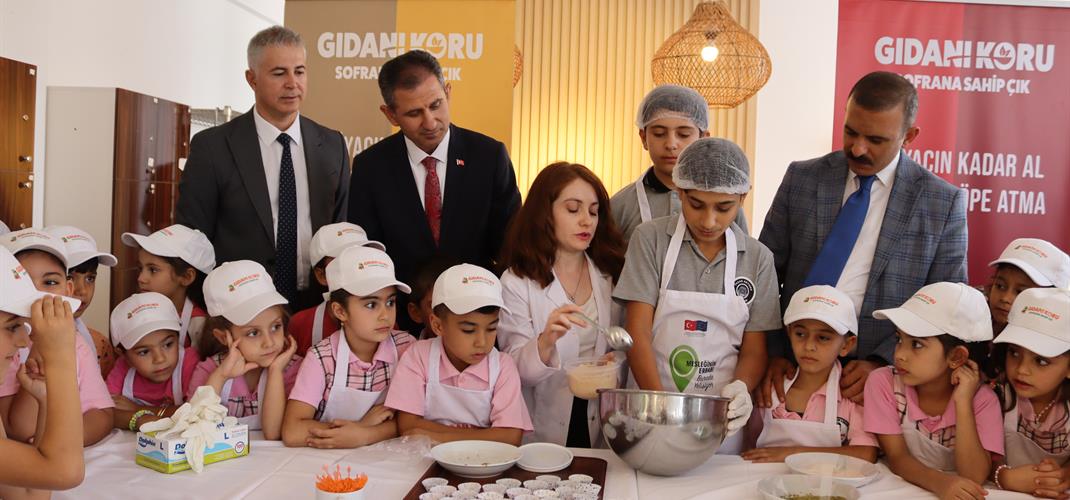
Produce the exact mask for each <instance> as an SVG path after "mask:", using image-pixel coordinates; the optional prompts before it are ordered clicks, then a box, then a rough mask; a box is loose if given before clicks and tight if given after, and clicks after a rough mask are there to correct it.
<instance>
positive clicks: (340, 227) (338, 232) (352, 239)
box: [309, 222, 386, 266]
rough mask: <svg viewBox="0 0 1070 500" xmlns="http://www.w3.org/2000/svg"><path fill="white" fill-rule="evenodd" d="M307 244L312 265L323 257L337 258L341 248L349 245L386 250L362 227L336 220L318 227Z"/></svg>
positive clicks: (343, 248)
mask: <svg viewBox="0 0 1070 500" xmlns="http://www.w3.org/2000/svg"><path fill="white" fill-rule="evenodd" d="M309 246H310V251H309V254H310V255H311V258H312V265H313V266H314V265H316V264H318V263H319V261H321V260H323V258H324V257H333V258H338V255H339V254H341V253H342V250H345V249H346V248H348V247H351V246H366V247H372V248H378V249H379V250H383V251H386V247H385V246H384V245H383V244H382V243H379V242H378V241H372V240H369V239H368V233H366V232H364V228H362V227H360V226H358V225H356V224H353V223H351V222H337V223H334V224H327V225H326V226H323V227H321V228H319V231H316V234H314V235H312V243H310V244H309Z"/></svg>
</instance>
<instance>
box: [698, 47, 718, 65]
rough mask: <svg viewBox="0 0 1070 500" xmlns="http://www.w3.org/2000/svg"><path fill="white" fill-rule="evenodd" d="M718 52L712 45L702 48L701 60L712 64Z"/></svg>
mask: <svg viewBox="0 0 1070 500" xmlns="http://www.w3.org/2000/svg"><path fill="white" fill-rule="evenodd" d="M719 52H720V51H718V50H717V47H716V46H714V45H707V46H705V47H702V52H701V56H702V60H703V61H706V62H713V60H714V59H717V54H718V53H719Z"/></svg>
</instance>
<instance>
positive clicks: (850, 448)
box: [743, 285, 877, 462]
mask: <svg viewBox="0 0 1070 500" xmlns="http://www.w3.org/2000/svg"><path fill="white" fill-rule="evenodd" d="M784 323H785V324H786V325H787V327H786V329H785V331H786V333H787V335H788V338H789V339H790V340H791V348H792V350H793V351H794V352H795V359H796V360H797V361H798V363H799V368H798V371H797V372H796V375H795V378H794V379H790V380H787V381H785V383H784V386H785V387H784V392H785V394H786V395H787V398H786V399H785V400H784V401H779V400H778V399H777V395H776V391H774V392H773V393H772V397H773V407H772V408H765V409H763V410H762V433H761V435H759V436H758V443H757V448H755V449H753V450H750V451H747V452H744V453H743V458H744V459H746V460H751V461H753V462H783V461H784V458H785V457H787V456H788V455H791V454H793V453H803V452H826V453H839V454H842V455H849V456H853V457H856V458H861V459H863V460H866V461H869V462H875V461H876V460H877V438H876V437H874V436H873V435H872V434H870V433H868V432H866V431H865V430H864V429H863V426H864V424H863V413H862V405H858V404H855V403H854V402H853V401H851V400H850V399H848V398H845V397H843V396H842V395H841V394H840V370H841V367H840V362H839V358H840V357H843V356H846V355H847V354H848V353H850V352H851V350H852V349H854V347H855V342H857V340H858V339H857V337H856V333H855V332H857V331H858V316H856V315H855V308H854V304H853V303H852V302H851V299H850V297H848V296H847V295H846V294H844V293H843V292H841V291H839V290H837V289H835V288H833V287H831V286H827V285H814V286H808V287H806V288H803V289H800V290H799V291H797V292H795V295H792V297H791V302H789V303H788V308H787V309H786V310H785V311H784Z"/></svg>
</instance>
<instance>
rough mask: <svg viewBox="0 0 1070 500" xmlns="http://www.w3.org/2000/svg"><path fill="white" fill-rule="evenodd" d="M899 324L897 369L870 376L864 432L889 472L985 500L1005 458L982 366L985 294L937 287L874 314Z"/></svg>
mask: <svg viewBox="0 0 1070 500" xmlns="http://www.w3.org/2000/svg"><path fill="white" fill-rule="evenodd" d="M873 317H874V318H877V319H887V320H889V321H891V322H892V323H895V326H896V328H897V330H898V331H897V332H896V335H898V342H899V343H898V344H897V345H896V347H895V356H894V358H895V369H894V371H893V369H892V367H890V366H886V367H883V368H878V369H876V370H874V371H873V372H872V373H870V375H869V378H868V379H867V380H866V389H865V402H866V403H865V405H866V412H865V429H866V432H871V433H873V434H876V435H877V441H878V442H879V443H880V445H881V449H882V450H883V451H884V454H885V456H886V457H887V460H888V466H889V468H891V470H892V472H894V473H896V474H898V475H899V476H901V477H902V478H904V479H906V480H907V481H910V482H911V483H914V484H916V485H918V486H920V487H922V488H925V489H926V490H929V491H931V492H932V493H933V494H935V495H937V496H938V497H940V498H982V497H983V496H984V495H985V494H986V492H985V491H984V488H982V487H981V484H983V483H984V482H985V480H986V479H987V478H988V476H989V474H990V473H991V471H992V460H991V457H992V456H993V455H1002V454H1003V429H1002V428H1003V416H1002V413H1001V412H1000V409H999V400H998V399H997V398H996V395H995V393H993V392H992V389H991V388H989V387H988V386H986V385H983V384H981V377H980V370H979V363H980V362H981V361H982V360H983V358H984V356H985V354H986V353H987V351H988V345H987V342H988V341H990V340H992V319H991V315H990V314H989V313H988V305H987V304H986V303H985V298H984V294H982V293H981V292H980V291H978V290H976V289H974V288H971V287H968V286H966V285H964V284H962V283H946V282H941V283H933V284H931V285H926V286H925V287H923V288H922V289H921V290H918V291H917V293H915V294H914V295H913V296H912V297H910V298H909V299H907V301H906V302H905V303H904V304H903V305H902V306H900V307H898V308H895V309H882V310H879V311H874V312H873Z"/></svg>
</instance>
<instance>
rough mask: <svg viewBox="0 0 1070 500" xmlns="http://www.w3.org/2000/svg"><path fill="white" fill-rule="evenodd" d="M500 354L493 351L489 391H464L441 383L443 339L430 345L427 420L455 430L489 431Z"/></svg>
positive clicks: (437, 338) (425, 411) (426, 405)
mask: <svg viewBox="0 0 1070 500" xmlns="http://www.w3.org/2000/svg"><path fill="white" fill-rule="evenodd" d="M499 355H500V353H499V352H498V350H497V349H493V350H491V351H490V354H489V355H488V357H489V358H490V359H488V361H489V362H490V382H489V383H488V385H487V390H485V391H478V390H473V389H462V388H460V387H453V386H450V385H446V384H443V383H441V382H440V381H439V375H438V371H439V370H438V368H439V364H440V360H441V358H442V338H441V337H435V339H434V340H432V341H431V359H429V360H428V363H427V388H426V394H425V396H424V418H425V419H427V420H430V421H432V422H438V423H440V424H443V425H452V426H456V427H482V428H487V427H490V408H491V405H490V402H491V398H492V397H493V396H494V385H495V384H497V383H498V373H499V372H501V368H500V366H499V363H498V361H499V360H498V356H499Z"/></svg>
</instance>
